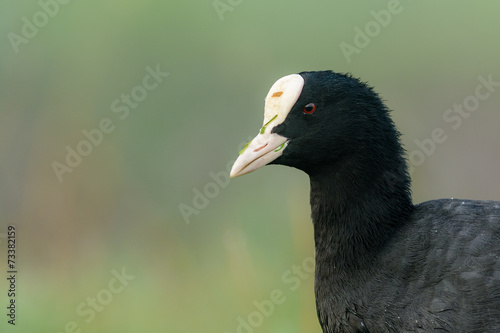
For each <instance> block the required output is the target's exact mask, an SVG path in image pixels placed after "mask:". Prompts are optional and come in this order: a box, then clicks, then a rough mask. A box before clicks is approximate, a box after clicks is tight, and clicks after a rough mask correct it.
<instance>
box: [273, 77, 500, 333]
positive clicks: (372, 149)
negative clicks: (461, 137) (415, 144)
mask: <svg viewBox="0 0 500 333" xmlns="http://www.w3.org/2000/svg"><path fill="white" fill-rule="evenodd" d="M300 75H301V76H302V77H303V78H304V81H305V83H304V87H303V90H302V92H301V94H300V97H299V98H298V100H297V102H296V103H295V105H294V107H293V108H292V110H291V111H290V113H289V114H288V116H287V118H286V120H285V121H284V122H283V123H281V124H279V125H277V126H276V127H275V128H274V129H273V133H277V134H279V135H281V136H283V137H286V138H289V139H290V141H289V144H288V146H287V147H286V149H284V151H283V155H281V156H280V157H278V158H277V159H275V160H274V161H273V162H271V163H273V164H282V165H287V166H292V167H296V168H298V169H301V170H303V171H304V172H306V173H307V174H308V175H309V177H310V183H311V214H312V220H313V225H314V237H315V245H316V273H315V294H316V302H317V311H318V318H319V320H320V323H321V326H322V328H323V331H324V332H433V331H436V332H500V203H499V202H495V201H468V200H456V199H443V200H434V201H428V202H424V203H421V204H418V205H413V204H412V201H411V195H410V178H409V175H408V172H407V165H406V161H405V159H404V150H403V149H402V147H401V145H400V142H399V133H398V132H397V130H396V129H395V127H394V124H393V122H392V120H391V119H390V117H389V112H388V110H387V108H386V107H385V105H384V104H383V102H382V101H381V99H380V98H379V96H378V95H377V94H376V93H375V92H374V91H373V89H372V88H370V87H369V86H367V85H366V84H364V83H362V82H360V81H359V80H358V79H355V78H353V77H351V76H348V75H343V74H337V73H333V72H329V71H325V72H303V73H300ZM308 103H314V104H315V106H316V108H317V109H316V111H315V112H314V113H312V114H305V113H304V112H303V107H304V106H305V105H307V104H308ZM472 176H473V175H471V177H472Z"/></svg>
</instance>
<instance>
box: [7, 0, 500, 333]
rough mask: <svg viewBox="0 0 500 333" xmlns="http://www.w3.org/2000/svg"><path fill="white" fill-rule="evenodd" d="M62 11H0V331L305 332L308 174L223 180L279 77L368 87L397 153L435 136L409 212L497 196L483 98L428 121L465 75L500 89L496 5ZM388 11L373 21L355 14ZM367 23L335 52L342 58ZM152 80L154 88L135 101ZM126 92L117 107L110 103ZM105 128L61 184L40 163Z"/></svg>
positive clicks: (207, 4) (168, 4) (492, 128)
mask: <svg viewBox="0 0 500 333" xmlns="http://www.w3.org/2000/svg"><path fill="white" fill-rule="evenodd" d="M61 2H62V3H59V2H55V0H41V1H40V2H38V1H22V2H19V1H14V0H3V1H2V2H1V4H0V37H1V38H0V223H1V224H0V247H1V251H0V262H1V264H0V267H1V268H2V272H1V274H0V276H2V278H1V279H0V281H1V282H0V303H1V306H0V308H1V309H3V310H1V311H0V312H1V313H0V314H1V316H0V318H2V319H1V321H0V331H1V332H23V333H24V332H47V333H52V332H54V333H55V332H80V331H81V332H174V333H182V332H186V333H188V332H189V333H192V332H206V333H212V332H213V333H219V332H220V333H234V332H240V333H251V332H277V333H278V332H287V333H291V332H320V331H321V330H320V327H319V325H318V323H317V320H316V310H315V305H314V296H313V278H312V277H311V273H310V267H309V266H308V265H307V263H308V262H309V261H308V258H311V257H312V256H313V254H314V247H313V246H314V244H313V239H312V225H311V222H310V218H309V214H310V210H309V198H308V195H309V184H308V179H307V177H306V176H305V175H304V174H302V173H301V172H299V171H297V170H294V169H291V168H285V167H278V166H270V167H265V168H264V169H261V170H259V171H258V172H255V173H253V174H251V175H247V176H245V177H241V178H237V179H234V180H231V181H230V182H229V181H228V180H227V178H226V177H227V165H228V164H230V163H231V161H233V160H234V159H235V158H236V157H237V152H238V150H239V149H240V148H241V144H242V143H245V142H247V141H248V140H249V138H251V137H253V136H254V135H255V134H256V133H257V131H258V130H259V128H260V126H261V124H262V119H263V118H262V117H263V104H264V103H263V100H264V97H265V95H266V93H267V91H268V89H269V88H270V86H271V85H272V84H273V83H274V81H275V80H276V79H278V78H280V77H282V76H284V75H287V74H290V73H297V72H300V71H303V70H323V69H332V70H335V71H338V72H351V73H352V74H353V75H355V76H358V77H361V78H362V79H363V80H364V81H368V82H369V83H370V84H371V85H373V86H374V87H376V90H377V91H378V92H379V93H380V94H381V95H382V96H383V98H384V100H385V101H386V103H387V104H388V106H389V107H390V108H391V109H393V110H394V112H393V118H394V120H395V122H396V124H397V126H398V128H399V130H400V131H401V132H402V133H403V136H402V140H403V142H404V144H405V146H406V149H407V151H408V152H413V151H415V150H419V147H418V145H417V144H416V142H415V140H425V139H428V138H430V137H431V133H432V131H433V130H434V129H435V128H442V129H443V130H444V132H445V134H446V136H447V140H446V141H445V142H444V143H439V144H436V146H435V149H434V152H433V153H432V154H429V156H427V155H425V159H424V160H423V161H421V163H419V165H418V166H416V167H415V170H414V172H413V173H412V178H413V196H414V201H415V202H421V201H425V200H429V199H434V198H441V197H459V198H471V199H494V200H500V179H499V177H498V170H499V166H500V134H499V130H498V127H499V122H500V112H499V111H500V110H499V109H500V87H496V88H495V91H493V92H492V93H491V94H490V96H489V98H487V99H486V100H483V101H480V104H479V106H478V107H477V110H475V111H474V112H471V114H470V116H469V117H468V118H462V120H463V121H462V123H461V125H460V126H459V127H458V128H457V129H456V130H454V129H452V127H451V123H447V122H445V121H444V119H443V115H444V113H445V112H446V110H447V109H449V108H452V107H453V105H454V104H459V105H460V104H462V103H463V102H464V99H466V98H467V97H468V96H470V95H473V94H474V92H475V89H476V87H477V86H478V85H479V84H480V81H479V80H478V77H479V76H482V77H484V78H487V77H488V76H489V75H491V76H492V79H493V80H494V81H495V82H499V81H500V67H499V59H500V44H499V43H498V31H499V28H500V21H499V20H498V14H499V12H500V3H499V2H493V1H488V2H486V1H484V2H482V1H479V2H478V1H474V2H472V1H470V2H464V1H462V2H456V1H440V2H435V1H401V2H400V3H399V5H398V4H397V2H394V1H370V2H369V3H368V2H347V1H314V2H306V1H295V0H294V1H274V2H269V1H247V0H231V1H230V0H220V1H212V0H207V1H183V2H181V1H177V2H173V1H165V2H160V1H148V0H144V1H123V0H121V1H116V0H108V1H95V0H89V1H67V2H68V3H64V1H62V0H61ZM391 6H394V7H391ZM390 8H397V10H398V13H397V14H394V13H393V14H392V15H391V18H390V21H389V22H386V24H385V23H384V25H385V26H382V25H381V24H380V23H377V21H376V20H375V16H374V15H373V13H372V11H374V12H375V13H380V11H384V10H385V11H386V12H387V11H388V10H389V9H390ZM44 13H45V14H44ZM370 22H371V23H370ZM30 25H33V26H34V27H33V26H31V27H30ZM36 25H38V27H37V26H36ZM377 25H378V26H379V29H378V30H377V27H376V26H377ZM366 27H368V28H370V29H373V30H371V35H372V37H369V42H368V41H366V40H365V42H366V44H367V45H365V46H363V47H361V48H359V50H358V53H354V54H352V55H351V56H349V57H346V56H345V55H344V53H343V52H342V49H341V47H340V45H341V44H342V43H346V44H350V45H352V46H356V44H355V36H356V34H357V32H356V30H355V29H356V28H359V29H361V30H364V29H365V28H366ZM23 34H24V35H23ZM358 38H361V37H358ZM359 42H360V40H358V43H359ZM344 45H345V44H344ZM148 68H149V70H148ZM155 70H159V71H161V72H162V73H166V72H168V73H169V74H168V76H166V74H162V75H164V76H160V77H159V81H161V82H159V83H158V85H157V86H156V87H155V88H154V89H151V90H150V91H146V90H144V89H142V88H141V87H142V86H143V79H144V77H145V76H146V75H147V74H148V71H155ZM148 82H149V84H150V86H151V85H152V84H153V83H154V81H151V80H150V81H148ZM137 87H139V88H137ZM141 89H142V90H141ZM145 91H146V93H147V95H145V94H144V92H145ZM484 91H485V90H484ZM131 92H134V94H135V96H136V97H137V98H138V99H139V100H135V102H137V103H135V104H134V100H132V101H131V102H130V103H132V104H130V105H133V106H134V107H133V108H132V107H131V106H130V107H128V106H126V105H127V104H125V102H123V101H120V99H121V98H122V95H124V94H125V95H126V94H128V95H130V94H131ZM117 99H118V102H117V103H118V104H115V108H113V106H112V104H113V102H114V101H115V100H117ZM118 107H122V109H119V110H117V108H118ZM123 108H125V109H128V111H129V113H128V115H127V116H125V110H124V109H123ZM114 111H119V112H114ZM120 117H122V118H123V119H121V118H120ZM103 119H109V121H110V122H111V124H112V126H114V127H113V131H112V132H111V133H104V134H103V137H102V139H100V140H98V137H99V136H98V135H97V136H96V139H95V140H97V141H96V142H99V144H96V145H92V151H91V152H90V153H88V154H87V156H83V157H82V160H81V161H80V163H77V162H75V160H73V162H74V163H75V164H78V165H76V166H75V167H74V168H71V170H72V171H71V172H64V173H63V174H62V175H61V178H62V179H59V178H58V177H57V175H56V172H55V171H54V168H53V164H54V162H57V163H61V164H64V165H66V162H65V159H66V155H67V153H68V151H67V147H68V146H69V147H70V149H77V147H78V145H79V144H80V142H81V141H82V140H86V138H85V136H84V134H83V133H82V131H84V130H85V131H92V130H93V129H96V128H99V126H100V123H101V122H102V121H103ZM105 121H107V120H105ZM93 133H94V132H93ZM85 148H87V150H88V149H89V148H88V146H85V144H80V149H83V151H85ZM415 156H416V155H415ZM73 158H74V157H73ZM66 171H67V170H66ZM61 180H62V181H61ZM200 193H201V194H200ZM8 225H14V226H15V227H16V229H17V258H16V260H17V268H18V274H17V297H16V304H17V318H16V325H15V326H12V325H9V324H7V319H8V318H7V316H6V313H7V310H6V306H7V304H8V303H7V302H8V297H7V290H8V285H7V281H6V278H5V276H6V275H7V273H6V270H7V267H6V250H7V241H6V238H5V237H6V233H7V226H8ZM122 273H124V274H125V275H126V276H127V279H128V280H124V282H119V280H116V277H115V275H116V274H118V275H120V274H122ZM120 286H122V288H121V287H120ZM118 287H120V288H118ZM118 289H119V291H118ZM275 290H278V291H281V292H282V295H281V298H280V300H281V301H280V302H279V304H277V303H276V304H273V306H272V307H270V306H269V303H268V302H266V300H267V301H269V300H271V299H272V298H271V294H272V292H273V291H275ZM93 302H94V303H93ZM255 302H257V304H259V305H256V303H255ZM92 304H94V305H92ZM266 306H267V307H266ZM259 307H260V310H259Z"/></svg>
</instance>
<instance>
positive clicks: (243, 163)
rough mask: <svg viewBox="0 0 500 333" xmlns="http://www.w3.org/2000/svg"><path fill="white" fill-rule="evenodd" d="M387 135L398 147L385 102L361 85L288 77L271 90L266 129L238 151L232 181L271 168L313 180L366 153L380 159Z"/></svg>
mask: <svg viewBox="0 0 500 333" xmlns="http://www.w3.org/2000/svg"><path fill="white" fill-rule="evenodd" d="M387 123H389V124H390V126H389V127H388V128H385V129H384V128H383V127H384V126H386V125H384V124H387ZM386 127H387V126H386ZM389 132H390V133H389ZM384 133H385V134H389V135H388V138H389V139H390V140H389V141H391V140H392V141H394V140H393V139H394V138H396V141H397V134H396V132H395V130H394V128H393V126H392V121H390V120H389V122H388V115H387V109H386V108H385V106H384V105H383V103H382V101H381V100H380V98H379V97H378V95H377V94H376V93H375V92H374V91H373V90H372V88H370V87H369V86H367V85H366V84H364V83H362V82H360V81H359V80H358V79H356V78H353V77H351V76H349V75H345V74H338V73H334V72H331V71H320V72H302V73H299V74H291V75H287V76H285V77H282V78H281V79H279V80H278V81H276V82H275V83H274V84H273V86H272V87H271V89H270V90H269V93H268V94H267V96H266V99H265V111H264V121H263V126H262V128H261V129H260V131H259V133H258V134H257V136H256V137H255V138H254V139H253V140H252V141H250V142H249V143H248V144H247V145H246V146H245V147H244V148H243V149H242V150H241V151H240V156H239V157H238V159H237V160H236V162H235V163H234V165H233V168H232V170H231V177H233V178H234V177H237V176H241V175H244V174H247V173H250V172H252V171H255V170H256V169H258V168H260V167H262V166H264V165H267V164H281V165H287V166H291V167H295V168H298V169H301V170H303V171H305V172H307V173H309V174H310V173H312V172H314V171H315V170H317V169H318V168H322V167H325V166H331V165H332V164H335V163H337V162H338V161H340V160H343V159H344V160H345V157H350V156H355V155H358V156H361V157H362V156H363V154H364V155H367V154H366V153H367V150H375V151H374V152H373V153H374V154H370V155H375V156H376V155H377V146H384V147H387V145H390V142H389V143H388V142H387V140H385V138H384V137H386V135H385V134H384ZM398 146H399V144H398V143H397V142H396V146H395V147H398Z"/></svg>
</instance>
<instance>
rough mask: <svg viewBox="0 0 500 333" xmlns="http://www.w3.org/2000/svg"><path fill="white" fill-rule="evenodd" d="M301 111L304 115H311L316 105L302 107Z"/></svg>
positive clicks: (310, 104)
mask: <svg viewBox="0 0 500 333" xmlns="http://www.w3.org/2000/svg"><path fill="white" fill-rule="evenodd" d="M302 111H304V113H307V114H311V113H313V112H314V111H316V105H314V103H309V104H307V105H306V106H304V108H303V109H302Z"/></svg>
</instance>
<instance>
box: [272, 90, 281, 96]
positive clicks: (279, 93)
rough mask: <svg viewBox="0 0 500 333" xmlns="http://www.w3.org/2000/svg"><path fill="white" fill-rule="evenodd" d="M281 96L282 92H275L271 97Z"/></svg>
mask: <svg viewBox="0 0 500 333" xmlns="http://www.w3.org/2000/svg"><path fill="white" fill-rule="evenodd" d="M281 95H283V92H282V91H277V92H275V93H274V94H273V95H272V96H271V97H280V96H281Z"/></svg>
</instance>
